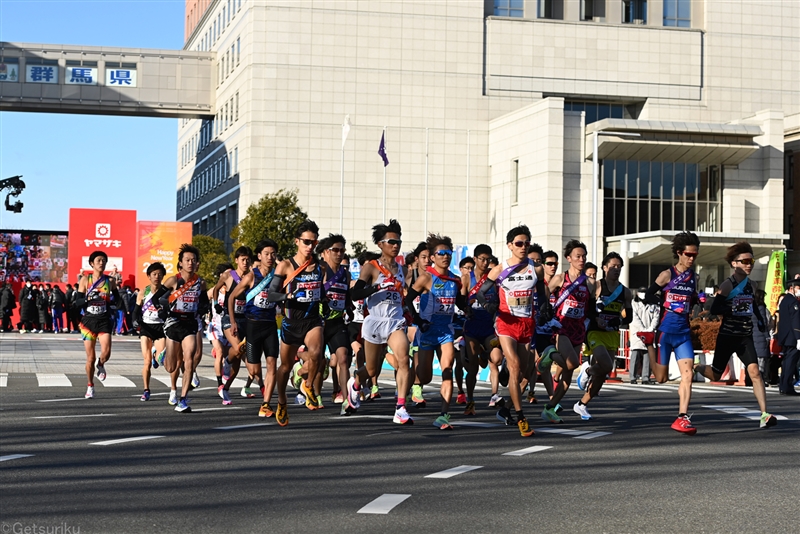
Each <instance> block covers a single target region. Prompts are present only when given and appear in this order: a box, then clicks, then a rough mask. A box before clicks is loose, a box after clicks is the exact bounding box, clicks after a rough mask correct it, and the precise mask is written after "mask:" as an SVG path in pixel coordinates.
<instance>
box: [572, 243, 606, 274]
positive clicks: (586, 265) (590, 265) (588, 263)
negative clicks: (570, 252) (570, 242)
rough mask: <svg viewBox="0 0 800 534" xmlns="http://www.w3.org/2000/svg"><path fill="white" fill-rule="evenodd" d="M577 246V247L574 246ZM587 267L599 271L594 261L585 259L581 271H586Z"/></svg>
mask: <svg viewBox="0 0 800 534" xmlns="http://www.w3.org/2000/svg"><path fill="white" fill-rule="evenodd" d="M575 248H578V247H575ZM589 269H594V270H595V271H599V270H600V269H598V268H597V265H595V264H594V263H592V262H590V261H587V262H586V264H585V265H584V266H583V272H586V271H588V270H589Z"/></svg>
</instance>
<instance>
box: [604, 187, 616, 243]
mask: <svg viewBox="0 0 800 534" xmlns="http://www.w3.org/2000/svg"><path fill="white" fill-rule="evenodd" d="M603 235H614V199H612V198H611V197H609V196H606V198H605V200H603Z"/></svg>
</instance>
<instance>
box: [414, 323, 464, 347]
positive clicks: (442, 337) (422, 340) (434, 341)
mask: <svg viewBox="0 0 800 534" xmlns="http://www.w3.org/2000/svg"><path fill="white" fill-rule="evenodd" d="M455 338H456V337H455V329H454V328H453V325H452V323H450V324H442V325H437V324H432V325H431V326H430V328H428V330H427V331H426V332H423V331H421V330H420V329H419V328H417V343H416V345H417V346H418V347H419V350H434V349H436V348H438V347H440V346H442V345H444V344H446V343H452V342H453V340H454V339H455Z"/></svg>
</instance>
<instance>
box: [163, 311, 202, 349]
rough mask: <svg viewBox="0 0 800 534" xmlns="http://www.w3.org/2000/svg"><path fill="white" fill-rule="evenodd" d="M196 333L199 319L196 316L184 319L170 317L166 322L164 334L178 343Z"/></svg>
mask: <svg viewBox="0 0 800 534" xmlns="http://www.w3.org/2000/svg"><path fill="white" fill-rule="evenodd" d="M195 334H197V319H195V318H194V317H191V318H189V319H184V320H180V319H176V318H174V317H169V318H167V322H166V323H164V335H165V336H166V337H167V339H169V340H171V341H175V342H176V343H181V342H182V341H183V340H184V339H185V338H187V337H189V336H193V335H195Z"/></svg>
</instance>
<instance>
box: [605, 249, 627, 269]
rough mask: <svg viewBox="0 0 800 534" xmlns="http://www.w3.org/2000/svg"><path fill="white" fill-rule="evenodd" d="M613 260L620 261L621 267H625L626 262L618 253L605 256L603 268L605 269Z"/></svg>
mask: <svg viewBox="0 0 800 534" xmlns="http://www.w3.org/2000/svg"><path fill="white" fill-rule="evenodd" d="M611 260H619V263H620V267H622V266H623V265H625V260H623V259H622V256H620V255H619V254H617V253H616V252H609V253H608V254H606V255H605V257H604V258H603V263H602V266H603V267H605V266H606V265H608V263H609V262H610V261H611Z"/></svg>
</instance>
